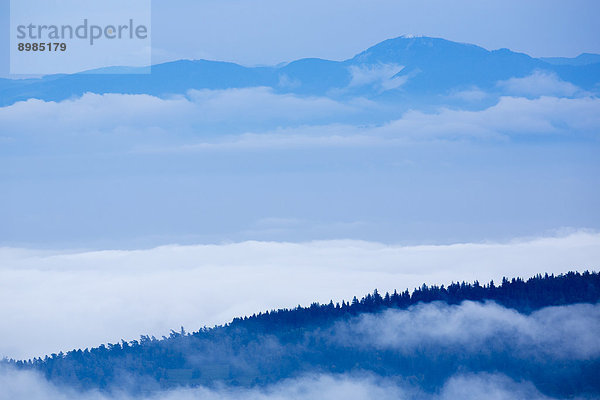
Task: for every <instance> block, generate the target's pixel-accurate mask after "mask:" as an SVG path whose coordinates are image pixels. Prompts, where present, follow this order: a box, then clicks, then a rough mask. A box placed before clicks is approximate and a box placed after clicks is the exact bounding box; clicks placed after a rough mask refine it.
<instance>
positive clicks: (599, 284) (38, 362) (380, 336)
mask: <svg viewBox="0 0 600 400" xmlns="http://www.w3.org/2000/svg"><path fill="white" fill-rule="evenodd" d="M599 299H600V275H599V274H598V273H595V272H584V273H582V274H580V273H576V272H569V273H567V274H565V275H559V276H554V275H545V276H541V275H539V276H536V277H534V278H531V279H528V280H526V281H525V280H522V279H519V278H515V279H512V280H508V279H504V280H503V281H502V282H501V283H499V284H496V283H494V282H490V283H489V284H485V285H481V284H479V283H478V282H475V283H471V284H468V283H464V282H463V283H453V284H452V285H450V286H448V287H444V286H441V287H439V286H426V285H423V286H422V287H421V288H418V289H415V290H414V291H413V292H412V293H409V292H408V291H407V290H406V291H402V292H396V291H395V292H394V293H391V294H390V293H385V294H384V295H381V294H380V293H378V292H377V290H375V291H374V292H373V293H372V294H368V295H367V296H365V297H363V298H362V299H360V300H358V299H357V298H356V297H355V298H354V299H353V300H352V301H351V302H346V301H343V302H342V303H341V304H339V303H338V304H334V303H333V302H330V303H329V304H318V303H314V304H312V305H311V306H309V307H300V306H299V307H297V308H295V309H292V310H289V309H282V310H277V311H270V312H264V313H262V312H261V313H259V314H256V315H253V316H250V317H243V318H236V319H234V320H233V321H232V322H231V323H229V324H227V325H224V326H216V327H213V328H203V329H201V330H199V331H197V332H193V333H187V332H185V330H184V329H183V328H181V330H180V331H178V332H176V331H172V332H171V334H170V336H169V337H163V338H162V339H156V338H154V337H149V336H141V338H140V340H134V341H131V342H126V341H122V342H121V343H117V344H111V343H109V344H108V345H101V346H99V347H97V348H93V349H85V350H73V351H69V352H68V353H66V354H63V353H59V354H52V355H51V356H46V357H44V358H37V359H34V360H28V361H14V360H7V361H6V363H9V364H11V365H13V366H15V367H17V368H19V369H33V370H37V371H40V372H41V373H42V374H43V375H45V376H46V378H47V379H49V380H50V381H51V382H54V383H57V384H60V385H67V386H70V387H74V388H78V389H101V390H104V391H111V390H112V389H113V388H119V390H127V391H130V392H132V393H148V392H152V391H153V390H158V389H162V388H172V387H178V386H198V385H203V386H214V385H216V384H221V383H222V384H226V385H233V386H246V387H248V386H255V385H259V386H260V385H265V384H269V383H274V382H277V381H279V380H281V379H286V378H293V377H297V376H302V375H305V374H308V373H328V374H341V373H344V374H364V373H372V374H375V375H377V376H383V377H386V378H392V379H400V380H403V381H406V380H408V381H409V382H414V383H416V384H418V385H419V386H421V387H423V388H426V389H427V390H431V391H435V390H436V389H438V388H439V387H440V386H441V385H442V384H443V383H444V382H445V381H446V380H447V379H448V378H449V377H450V376H452V375H454V374H455V373H456V372H457V371H458V372H462V373H481V372H485V373H488V372H489V373H501V374H504V375H507V376H509V377H511V378H513V379H515V380H521V379H526V380H528V381H530V382H533V383H534V384H535V386H536V387H537V388H538V390H540V391H541V392H542V393H545V394H548V395H556V396H573V395H586V394H600V379H598V378H599V375H598V373H599V372H598V371H600V357H599V355H598V354H596V352H595V350H594V346H586V347H582V348H580V347H578V346H579V344H578V343H577V342H578V339H577V337H588V336H587V335H596V334H597V332H595V333H594V332H589V331H590V330H591V329H592V328H590V327H593V326H595V325H597V324H598V323H599V322H600V321H599V318H598V316H599V315H600V314H599V309H598V306H597V304H596V303H597V302H598V300H599ZM579 303H586V304H579ZM572 335H574V336H572ZM578 335H579V336H578Z"/></svg>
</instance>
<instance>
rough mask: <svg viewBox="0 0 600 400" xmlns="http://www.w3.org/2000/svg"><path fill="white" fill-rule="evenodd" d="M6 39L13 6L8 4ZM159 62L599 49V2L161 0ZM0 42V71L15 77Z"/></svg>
mask: <svg viewBox="0 0 600 400" xmlns="http://www.w3.org/2000/svg"><path fill="white" fill-rule="evenodd" d="M0 4H2V7H1V8H0V15H1V17H0V18H1V19H0V23H1V25H2V29H3V30H4V32H3V34H2V35H3V36H4V37H5V38H7V36H8V34H7V33H8V32H7V29H8V15H9V0H0ZM152 14H153V35H152V40H153V62H154V63H159V62H163V61H167V60H173V59H181V58H191V59H197V58H207V59H217V60H226V61H235V62H238V63H242V64H248V65H255V64H277V63H279V62H285V61H291V60H294V59H298V58H302V57H321V58H328V59H344V58H349V57H351V56H352V55H353V54H355V53H357V52H360V51H362V50H364V49H365V48H367V47H368V46H371V45H373V44H375V43H378V42H380V41H382V40H385V39H388V38H392V37H397V36H400V35H403V34H415V35H426V36H435V37H442V38H445V39H449V40H454V41H460V42H469V43H474V44H478V45H480V46H483V47H485V48H487V49H497V48H502V47H506V48H510V49H511V50H515V51H521V52H526V53H528V54H530V55H532V56H537V57H541V56H568V57H574V56H577V55H579V54H580V53H582V52H593V53H600V40H598V38H599V37H600V27H599V26H600V25H599V24H598V23H597V16H598V15H600V3H599V2H597V1H595V0H571V1H559V0H529V1H526V2H523V1H517V0H502V1H497V0H493V1H485V2H482V1H476V0H455V1H452V2H449V1H446V0H419V1H414V0H411V1H406V0H401V1H398V0H374V1H357V0H329V1H326V2H323V1H318V0H302V1H298V0H290V1H284V2H282V1H277V0H258V1H248V0H220V1H214V0H212V1H207V0H200V1H198V0H172V1H164V0H162V1H161V0H154V1H152ZM7 42H8V39H6V40H3V41H1V43H0V53H2V57H1V58H0V64H1V67H0V74H1V75H6V73H7V71H8V66H7V65H8V43H7Z"/></svg>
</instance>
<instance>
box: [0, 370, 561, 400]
mask: <svg viewBox="0 0 600 400" xmlns="http://www.w3.org/2000/svg"><path fill="white" fill-rule="evenodd" d="M0 385H1V386H2V388H3V390H2V392H0V400H13V399H28V400H75V399H77V400H108V399H113V400H188V399H189V400H192V399H203V400H287V399H296V400H312V399H315V398H318V399H322V400H337V399H340V398H344V399H348V400H388V399H389V400H409V399H411V400H416V399H419V400H455V399H459V398H460V399H465V400H479V399H482V398H486V399H494V400H513V399H530V400H551V398H550V397H547V396H544V395H543V394H541V393H540V392H539V391H538V390H537V389H536V388H535V386H534V385H532V384H531V383H529V382H516V381H514V380H511V379H510V378H507V377H505V376H502V375H497V374H496V375H493V374H473V375H456V376H454V377H452V378H451V379H449V380H448V381H447V382H446V384H445V385H444V387H443V388H442V390H441V391H440V392H439V393H433V394H431V393H424V392H423V391H422V390H420V389H419V388H418V387H414V386H412V385H410V384H402V383H400V384H398V383H396V382H392V381H389V380H385V379H382V378H377V377H373V376H369V375H366V376H348V375H315V376H307V377H304V378H299V379H293V380H288V381H284V382H282V383H279V384H276V385H272V386H269V387H266V388H263V389H236V388H228V387H224V388H220V389H208V388H194V389H180V390H170V391H163V392H158V393H155V394H153V395H150V396H139V397H132V396H129V395H125V394H110V395H106V394H101V393H97V392H90V393H80V392H75V391H71V390H68V389H65V388H58V387H56V386H54V385H52V384H51V383H49V382H47V381H46V380H44V379H43V378H42V377H40V376H38V375H36V374H34V373H29V372H15V371H10V370H4V371H0Z"/></svg>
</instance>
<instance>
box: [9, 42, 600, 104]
mask: <svg viewBox="0 0 600 400" xmlns="http://www.w3.org/2000/svg"><path fill="white" fill-rule="evenodd" d="M538 70H542V71H548V72H551V73H554V74H556V75H557V76H558V77H559V78H560V79H562V80H564V81H567V82H571V83H573V84H575V85H577V86H579V87H581V88H583V89H585V90H595V89H597V88H598V85H599V84H600V55H595V54H584V55H581V56H579V57H577V58H573V59H567V58H547V59H538V58H532V57H530V56H528V55H526V54H523V53H517V52H513V51H511V50H508V49H499V50H493V51H488V50H486V49H484V48H482V47H479V46H475V45H472V44H465V43H456V42H452V41H448V40H444V39H440V38H431V37H398V38H395V39H389V40H385V41H383V42H381V43H379V44H377V45H375V46H373V47H370V48H369V49H367V50H365V51H363V52H362V53H360V54H357V55H356V56H355V57H353V58H351V59H348V60H345V61H330V60H323V59H318V58H306V59H301V60H297V61H293V62H291V63H289V64H286V65H283V66H277V67H245V66H242V65H238V64H235V63H229V62H221V61H209V60H196V61H190V60H181V61H174V62H168V63H164V64H158V65H154V66H153V67H152V73H151V74H120V73H118V72H119V71H122V69H119V68H115V67H112V68H108V69H104V70H99V71H94V72H96V73H80V74H72V75H49V76H45V77H43V78H40V79H24V80H10V79H2V80H0V105H1V106H6V105H9V104H12V103H14V102H16V101H20V100H26V99H29V98H38V99H42V100H47V101H51V100H52V101H60V100H64V99H67V98H71V97H76V96H81V95H82V94H84V93H86V92H93V93H99V94H103V93H128V94H150V95H156V96H165V95H170V94H183V93H185V92H186V91H188V90H190V89H230V88H245V87H256V86H264V87H271V88H273V89H274V90H275V91H277V92H280V93H295V94H299V95H329V96H334V97H335V96H349V95H351V96H364V97H367V98H374V97H381V96H384V97H386V98H392V99H395V98H399V99H403V98H409V99H410V98H411V97H412V96H428V97H429V96H431V95H439V94H446V93H448V92H449V91H453V90H461V89H466V88H472V87H479V88H481V89H490V88H494V87H495V85H496V83H497V82H498V81H500V80H505V79H509V78H512V77H525V76H527V75H529V74H532V73H533V72H535V71H538ZM97 72H100V73H97ZM115 72H116V73H115ZM386 73H387V74H388V75H386ZM357 76H363V77H365V76H366V77H367V78H368V77H369V76H370V77H371V78H372V79H371V80H369V79H366V80H363V82H359V83H358V84H356V77H357ZM394 79H396V81H395V82H396V83H395V84H394V83H393V82H392V84H389V85H386V84H383V85H382V81H384V80H387V81H392V80H394Z"/></svg>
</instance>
